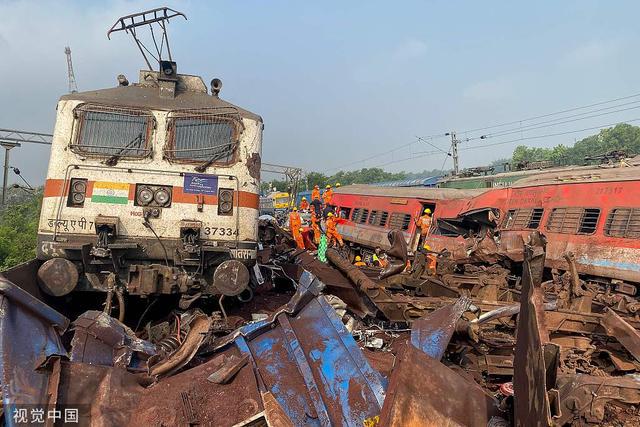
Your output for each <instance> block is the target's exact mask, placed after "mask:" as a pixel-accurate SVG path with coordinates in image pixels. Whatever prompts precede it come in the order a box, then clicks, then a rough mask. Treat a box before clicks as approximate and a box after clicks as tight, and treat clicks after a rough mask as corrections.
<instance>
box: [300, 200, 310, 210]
mask: <svg viewBox="0 0 640 427" xmlns="http://www.w3.org/2000/svg"><path fill="white" fill-rule="evenodd" d="M308 209H309V202H307V198H306V197H303V198H302V200H300V210H301V211H306V210H308Z"/></svg>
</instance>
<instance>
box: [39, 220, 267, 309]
mask: <svg viewBox="0 0 640 427" xmlns="http://www.w3.org/2000/svg"><path fill="white" fill-rule="evenodd" d="M181 234H182V236H181V239H180V240H177V239H156V238H137V239H127V238H107V239H104V238H101V236H99V235H98V237H97V239H96V237H94V236H86V235H72V236H69V235H65V237H64V238H65V240H67V242H62V241H57V242H53V241H50V240H48V237H49V236H39V242H38V248H39V251H38V258H40V259H44V260H46V261H45V262H44V263H43V265H42V266H41V267H40V269H39V271H38V279H39V284H40V287H41V289H42V290H43V291H44V292H45V293H47V294H49V295H53V296H63V295H66V294H68V293H70V292H72V291H102V292H109V291H110V289H111V287H112V286H113V284H112V279H110V277H115V278H116V279H115V283H116V286H117V287H118V288H119V289H122V290H124V291H126V293H127V294H129V295H138V296H149V295H159V294H181V295H184V296H185V298H186V299H197V298H198V297H200V296H214V295H226V296H237V295H240V294H242V293H243V292H245V291H248V290H249V284H250V279H251V274H250V268H251V267H253V265H254V264H255V250H256V243H255V242H242V241H238V242H236V241H201V240H200V239H199V238H197V235H196V234H195V233H194V232H193V231H192V229H185V230H183V232H182V233H181ZM58 240H62V239H61V238H58ZM74 279H75V280H74ZM110 280H111V282H110ZM249 292H250V290H249Z"/></svg>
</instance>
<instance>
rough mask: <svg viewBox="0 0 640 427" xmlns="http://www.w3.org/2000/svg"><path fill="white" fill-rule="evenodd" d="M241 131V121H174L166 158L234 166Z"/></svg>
mask: <svg viewBox="0 0 640 427" xmlns="http://www.w3.org/2000/svg"><path fill="white" fill-rule="evenodd" d="M239 127H240V126H239V122H238V120H236V119H234V118H231V117H225V116H206V115H204V116H191V117H189V116H182V117H180V116H179V117H173V118H171V124H170V128H171V129H172V131H173V132H172V137H171V141H170V145H169V147H170V148H169V149H168V150H166V151H167V157H169V158H171V159H174V160H185V161H199V162H203V161H204V162H205V163H213V162H216V163H222V164H228V163H231V162H232V161H233V160H234V154H235V148H236V144H237V142H238V139H239V136H240V129H239Z"/></svg>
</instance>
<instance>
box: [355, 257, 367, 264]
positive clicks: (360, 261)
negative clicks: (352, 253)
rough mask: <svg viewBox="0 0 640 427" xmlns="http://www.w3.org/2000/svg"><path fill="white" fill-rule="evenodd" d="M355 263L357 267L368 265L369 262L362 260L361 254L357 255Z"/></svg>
mask: <svg viewBox="0 0 640 427" xmlns="http://www.w3.org/2000/svg"><path fill="white" fill-rule="evenodd" d="M353 265H355V266H356V267H366V266H367V264H366V263H365V262H364V261H362V257H361V256H360V255H356V260H355V262H354V263H353Z"/></svg>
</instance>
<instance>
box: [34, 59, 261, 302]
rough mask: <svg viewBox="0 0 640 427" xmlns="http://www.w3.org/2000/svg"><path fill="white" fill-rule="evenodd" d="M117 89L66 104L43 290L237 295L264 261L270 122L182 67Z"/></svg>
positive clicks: (41, 238)
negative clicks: (265, 135)
mask: <svg viewBox="0 0 640 427" xmlns="http://www.w3.org/2000/svg"><path fill="white" fill-rule="evenodd" d="M118 80H119V85H118V86H117V87H114V88H110V89H103V90H95V91H88V92H82V93H72V94H69V95H65V96H63V97H62V98H61V99H60V101H59V103H58V106H57V117H56V124H55V130H54V135H53V143H52V148H51V158H50V162H49V169H48V173H47V179H46V184H45V188H44V199H43V204H42V213H41V218H40V224H39V229H38V247H37V257H38V258H39V259H40V260H42V261H44V263H43V264H42V266H41V267H40V269H39V271H38V279H39V283H40V286H41V288H42V289H43V290H44V291H45V292H46V293H48V294H50V295H55V296H61V295H65V294H68V293H70V292H72V291H75V290H101V291H106V290H109V288H113V287H114V286H117V287H119V289H120V290H121V291H126V292H127V293H129V294H132V295H149V294H168V293H182V294H185V295H219V294H223V295H238V294H240V293H241V292H243V291H244V290H245V289H247V286H248V284H249V281H250V269H251V267H253V266H254V265H255V260H256V247H257V231H258V230H257V219H258V204H259V196H258V191H259V179H260V154H261V141H262V130H263V122H262V119H261V117H260V116H258V115H256V114H253V113H251V112H249V111H247V110H244V109H242V108H239V107H236V106H234V105H232V104H230V103H228V102H225V101H223V100H222V99H220V98H219V96H218V94H219V91H220V88H221V82H220V80H218V79H214V80H212V82H211V94H208V91H207V87H206V85H205V83H204V81H203V80H202V78H200V77H197V76H191V75H183V74H178V73H177V68H176V64H175V62H171V61H161V62H160V71H150V70H144V71H141V72H140V79H139V83H136V84H131V85H129V84H128V81H127V80H126V79H125V78H124V76H119V78H118ZM112 273H113V274H112Z"/></svg>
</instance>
